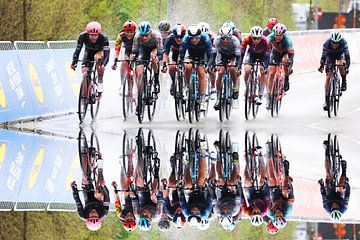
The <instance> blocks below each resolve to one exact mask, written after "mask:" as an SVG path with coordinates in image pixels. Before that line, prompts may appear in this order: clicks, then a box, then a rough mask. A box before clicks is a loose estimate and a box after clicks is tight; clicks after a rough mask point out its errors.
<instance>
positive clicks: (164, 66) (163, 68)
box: [161, 62, 167, 73]
mask: <svg viewBox="0 0 360 240" xmlns="http://www.w3.org/2000/svg"><path fill="white" fill-rule="evenodd" d="M161 72H163V73H166V72H167V65H166V62H164V63H163V66H162V69H161Z"/></svg>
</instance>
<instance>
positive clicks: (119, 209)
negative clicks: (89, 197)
mask: <svg viewBox="0 0 360 240" xmlns="http://www.w3.org/2000/svg"><path fill="white" fill-rule="evenodd" d="M115 211H116V216H117V217H118V219H120V220H121V221H124V220H125V217H126V215H127V214H128V213H129V212H130V213H134V211H133V207H132V202H131V197H130V195H127V196H126V197H125V204H121V203H120V198H119V195H118V194H116V195H115Z"/></svg>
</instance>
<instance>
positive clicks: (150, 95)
mask: <svg viewBox="0 0 360 240" xmlns="http://www.w3.org/2000/svg"><path fill="white" fill-rule="evenodd" d="M154 82H155V77H154V76H152V80H151V81H150V85H149V86H148V88H147V94H146V96H147V97H146V98H147V100H148V102H147V112H148V119H149V121H150V122H151V121H152V120H153V119H154V115H155V109H156V101H157V98H158V97H157V94H156V93H155V84H154Z"/></svg>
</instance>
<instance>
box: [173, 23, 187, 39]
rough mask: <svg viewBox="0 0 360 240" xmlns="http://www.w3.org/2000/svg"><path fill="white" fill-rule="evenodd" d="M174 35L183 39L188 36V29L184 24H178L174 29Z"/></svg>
mask: <svg viewBox="0 0 360 240" xmlns="http://www.w3.org/2000/svg"><path fill="white" fill-rule="evenodd" d="M173 34H174V36H175V37H183V36H184V35H185V34H186V27H185V26H184V25H183V24H180V23H178V24H176V25H175V27H174V28H173Z"/></svg>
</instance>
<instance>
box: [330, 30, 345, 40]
mask: <svg viewBox="0 0 360 240" xmlns="http://www.w3.org/2000/svg"><path fill="white" fill-rule="evenodd" d="M330 39H331V41H332V42H334V43H337V42H339V41H340V40H341V39H342V35H341V33H340V32H339V31H337V30H336V31H333V32H332V33H331V35H330Z"/></svg>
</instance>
